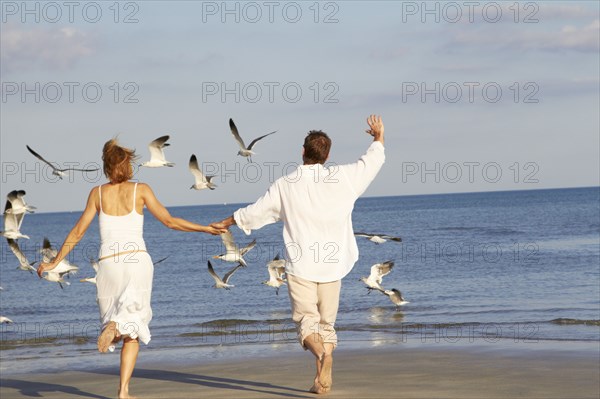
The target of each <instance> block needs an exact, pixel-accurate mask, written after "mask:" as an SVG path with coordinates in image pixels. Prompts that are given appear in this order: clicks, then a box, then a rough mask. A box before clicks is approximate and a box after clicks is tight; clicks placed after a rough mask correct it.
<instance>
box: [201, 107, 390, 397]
mask: <svg viewBox="0 0 600 399" xmlns="http://www.w3.org/2000/svg"><path fill="white" fill-rule="evenodd" d="M367 123H368V125H369V127H370V129H369V130H367V131H366V132H367V133H369V134H370V135H371V136H373V143H372V144H371V146H370V147H369V149H368V150H367V152H366V154H365V155H363V156H362V157H361V158H360V159H359V160H358V162H356V163H353V164H348V165H340V166H333V167H330V168H325V167H324V166H323V164H324V163H325V161H327V158H328V157H329V150H330V148H331V140H330V139H329V137H328V136H327V134H325V133H323V132H321V131H311V132H310V133H309V134H308V136H307V137H306V139H305V140H304V148H303V151H302V159H303V162H304V164H303V165H301V166H299V167H298V168H297V169H296V171H295V172H294V173H291V174H289V175H287V176H283V177H281V178H279V179H277V180H276V181H275V182H274V183H273V185H272V186H271V187H270V188H269V190H268V191H267V193H266V194H265V195H264V196H263V197H261V198H260V199H259V200H258V201H256V202H255V203H254V204H252V205H249V206H247V207H246V208H241V209H238V210H237V211H236V212H235V213H234V214H233V215H232V216H231V217H229V218H227V219H224V220H222V221H221V222H218V223H214V224H213V225H212V226H213V227H215V228H229V227H230V226H231V225H233V224H237V225H238V227H240V228H241V229H242V230H243V231H244V232H245V233H246V234H250V230H254V229H259V228H261V227H263V226H265V225H267V224H270V223H274V222H277V221H279V220H281V221H283V224H284V226H283V227H284V229H283V238H284V242H285V246H286V252H287V254H286V276H287V280H288V292H289V296H290V301H291V305H292V318H293V320H294V322H295V323H296V326H297V328H298V338H299V340H300V343H301V345H302V347H303V348H304V349H305V350H306V349H308V350H310V351H311V352H312V354H313V355H314V356H315V357H316V368H317V374H316V377H315V380H314V384H313V386H312V387H311V389H310V391H311V392H314V393H326V392H329V391H330V390H331V385H332V367H333V350H334V349H335V347H336V345H337V335H336V332H335V329H334V324H335V319H336V317H337V311H338V305H339V299H340V288H341V280H342V278H343V277H344V276H346V275H347V274H348V273H349V272H350V271H351V270H352V267H353V266H354V263H355V262H356V261H357V260H358V247H357V245H356V239H355V237H354V231H353V229H352V209H353V208H354V202H355V201H356V199H357V198H358V197H359V196H360V195H362V193H364V192H365V190H366V189H367V187H368V186H369V184H370V183H371V181H373V179H374V178H375V176H376V175H377V173H378V172H379V170H380V169H381V166H382V165H383V163H384V161H385V154H384V147H383V141H384V139H383V132H384V126H383V122H382V121H381V117H379V116H376V115H371V116H369V117H368V118H367Z"/></svg>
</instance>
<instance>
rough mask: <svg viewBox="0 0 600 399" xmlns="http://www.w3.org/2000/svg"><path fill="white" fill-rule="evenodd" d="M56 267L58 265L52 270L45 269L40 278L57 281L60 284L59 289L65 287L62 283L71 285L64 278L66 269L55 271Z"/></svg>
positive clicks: (66, 272)
mask: <svg viewBox="0 0 600 399" xmlns="http://www.w3.org/2000/svg"><path fill="white" fill-rule="evenodd" d="M56 269H58V266H57V267H56V268H55V269H53V270H49V271H47V272H46V274H44V276H42V278H43V279H44V280H47V281H50V282H52V283H58V285H60V288H61V289H65V287H63V284H66V285H71V283H69V282H68V281H65V280H64V276H65V275H68V274H69V272H68V271H61V272H56V271H54V270H56Z"/></svg>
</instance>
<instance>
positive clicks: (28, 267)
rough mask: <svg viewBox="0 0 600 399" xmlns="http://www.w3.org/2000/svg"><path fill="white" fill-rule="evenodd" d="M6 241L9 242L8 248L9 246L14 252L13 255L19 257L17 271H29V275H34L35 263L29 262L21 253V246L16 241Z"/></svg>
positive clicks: (8, 239) (9, 239)
mask: <svg viewBox="0 0 600 399" xmlns="http://www.w3.org/2000/svg"><path fill="white" fill-rule="evenodd" d="M6 241H8V246H9V248H10V250H11V251H13V253H14V254H15V256H16V257H17V259H18V260H19V267H17V269H19V270H23V271H28V272H29V273H31V274H33V273H34V272H35V271H36V270H35V268H34V267H33V265H34V264H35V262H29V261H28V260H27V257H26V256H25V254H24V253H23V251H21V248H19V244H18V243H17V241H16V240H13V239H11V238H7V239H6Z"/></svg>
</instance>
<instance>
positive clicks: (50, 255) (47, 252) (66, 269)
mask: <svg viewBox="0 0 600 399" xmlns="http://www.w3.org/2000/svg"><path fill="white" fill-rule="evenodd" d="M40 252H41V254H42V261H43V262H44V263H50V262H52V261H53V260H54V258H56V255H58V251H57V250H56V249H54V248H52V245H51V244H50V240H48V238H46V237H44V244H43V245H42V249H41V250H40ZM78 271H79V267H77V266H75V265H73V264H71V262H69V261H68V260H67V259H66V258H65V259H63V260H61V261H60V262H59V263H58V265H56V267H55V268H54V269H52V270H48V271H47V272H48V274H50V273H54V274H57V275H59V277H62V276H63V275H64V274H65V273H66V274H67V277H68V276H69V275H71V274H76V273H77V272H78ZM53 278H55V279H57V277H56V276H55V277H53ZM47 280H48V279H47ZM48 281H55V282H59V280H48ZM61 282H62V281H61ZM67 285H69V284H67Z"/></svg>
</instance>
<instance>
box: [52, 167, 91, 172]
mask: <svg viewBox="0 0 600 399" xmlns="http://www.w3.org/2000/svg"><path fill="white" fill-rule="evenodd" d="M57 170H58V171H60V172H66V171H67V170H76V171H78V172H95V171H97V170H100V168H95V169H78V168H67V169H57Z"/></svg>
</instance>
